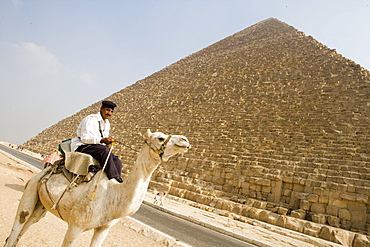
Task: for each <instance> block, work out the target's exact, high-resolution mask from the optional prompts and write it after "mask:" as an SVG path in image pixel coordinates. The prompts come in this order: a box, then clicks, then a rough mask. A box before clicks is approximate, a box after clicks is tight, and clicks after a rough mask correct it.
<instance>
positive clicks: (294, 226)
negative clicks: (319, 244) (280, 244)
mask: <svg viewBox="0 0 370 247" xmlns="http://www.w3.org/2000/svg"><path fill="white" fill-rule="evenodd" d="M285 227H286V228H288V229H290V230H293V231H297V232H303V228H304V224H303V222H302V221H301V220H299V219H294V218H292V217H286V222H285Z"/></svg>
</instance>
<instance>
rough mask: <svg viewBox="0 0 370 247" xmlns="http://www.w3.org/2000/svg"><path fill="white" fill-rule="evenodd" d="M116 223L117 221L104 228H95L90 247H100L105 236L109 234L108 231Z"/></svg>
mask: <svg viewBox="0 0 370 247" xmlns="http://www.w3.org/2000/svg"><path fill="white" fill-rule="evenodd" d="M118 221H119V219H116V220H112V221H110V222H109V223H108V224H106V225H104V226H100V227H97V228H95V229H94V235H93V237H92V240H91V243H90V247H100V246H101V245H102V244H103V242H104V240H105V238H106V237H107V235H108V233H109V229H110V228H111V227H112V226H114V225H115V224H116V223H117V222H118Z"/></svg>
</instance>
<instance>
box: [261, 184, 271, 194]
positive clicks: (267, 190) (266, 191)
mask: <svg viewBox="0 0 370 247" xmlns="http://www.w3.org/2000/svg"><path fill="white" fill-rule="evenodd" d="M270 192H271V187H270V186H263V185H262V193H270Z"/></svg>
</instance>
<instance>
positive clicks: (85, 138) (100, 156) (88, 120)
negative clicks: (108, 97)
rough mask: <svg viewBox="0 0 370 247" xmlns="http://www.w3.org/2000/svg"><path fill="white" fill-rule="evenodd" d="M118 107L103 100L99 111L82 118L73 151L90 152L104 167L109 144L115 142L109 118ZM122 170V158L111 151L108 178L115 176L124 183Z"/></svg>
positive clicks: (73, 142) (108, 161)
mask: <svg viewBox="0 0 370 247" xmlns="http://www.w3.org/2000/svg"><path fill="white" fill-rule="evenodd" d="M116 107H117V105H116V104H115V103H113V102H112V101H103V102H102V106H101V108H100V112H99V113H97V114H91V115H89V116H87V117H85V118H84V119H82V121H81V123H80V125H79V126H78V128H77V131H76V133H77V136H78V137H76V138H73V139H72V143H71V149H72V151H77V152H82V153H86V154H90V155H91V156H92V157H93V158H94V159H97V160H98V161H99V162H100V166H101V167H103V166H104V164H105V161H106V160H107V156H108V154H109V145H111V144H112V142H114V141H113V139H111V138H109V137H108V136H109V130H110V123H109V120H108V119H109V118H110V117H111V116H112V114H113V111H114V108H116ZM121 171H122V162H121V160H120V159H119V158H118V157H117V156H115V155H114V154H112V153H111V154H110V156H109V157H108V160H107V164H106V166H105V169H104V172H105V173H106V174H107V176H108V179H113V178H114V179H115V180H117V182H119V183H122V178H121Z"/></svg>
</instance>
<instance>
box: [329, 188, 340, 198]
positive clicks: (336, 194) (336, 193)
mask: <svg viewBox="0 0 370 247" xmlns="http://www.w3.org/2000/svg"><path fill="white" fill-rule="evenodd" d="M328 192H329V195H328V196H329V197H330V198H331V199H339V198H340V197H339V196H340V194H341V192H340V191H336V190H328Z"/></svg>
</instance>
